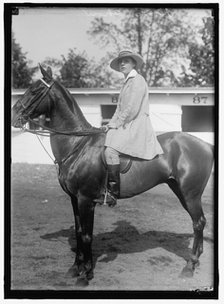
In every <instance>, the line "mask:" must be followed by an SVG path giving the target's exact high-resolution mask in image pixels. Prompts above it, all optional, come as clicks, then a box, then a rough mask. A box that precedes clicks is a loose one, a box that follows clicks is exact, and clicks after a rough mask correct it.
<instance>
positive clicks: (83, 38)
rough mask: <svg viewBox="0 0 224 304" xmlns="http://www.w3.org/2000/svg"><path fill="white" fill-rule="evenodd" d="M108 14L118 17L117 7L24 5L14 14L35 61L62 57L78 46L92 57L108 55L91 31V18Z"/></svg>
mask: <svg viewBox="0 0 224 304" xmlns="http://www.w3.org/2000/svg"><path fill="white" fill-rule="evenodd" d="M97 16H98V17H99V16H100V17H105V19H106V20H114V18H115V16H116V10H114V11H113V12H112V11H111V10H110V9H105V8H104V9H103V8H102V9H100V8H98V9H96V8H90V9H87V8H86V9H84V8H67V9H66V8H64V9H62V8H49V9H48V8H32V9H31V8H27V7H26V8H23V9H21V8H20V10H19V15H14V16H13V18H12V31H13V32H14V34H15V39H16V42H17V43H19V44H20V46H21V47H22V51H23V52H25V53H27V54H26V57H27V59H29V60H32V62H33V65H37V64H38V63H39V62H42V61H43V60H44V59H45V58H46V57H54V58H58V59H61V55H62V54H63V55H65V56H66V55H67V54H68V52H69V49H73V48H77V50H78V51H80V52H82V51H86V52H87V54H88V55H89V54H90V56H89V57H90V58H93V57H94V58H95V59H96V60H97V59H99V58H100V57H102V56H104V55H105V52H106V50H105V49H101V48H100V46H99V45H97V43H96V40H93V39H92V38H91V37H90V36H89V35H87V33H86V32H87V30H89V29H90V27H91V21H92V20H93V19H94V18H95V17H97Z"/></svg>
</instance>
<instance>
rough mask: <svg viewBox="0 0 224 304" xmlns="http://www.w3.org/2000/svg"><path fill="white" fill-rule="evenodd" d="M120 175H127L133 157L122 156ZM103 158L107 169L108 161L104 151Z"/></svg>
mask: <svg viewBox="0 0 224 304" xmlns="http://www.w3.org/2000/svg"><path fill="white" fill-rule="evenodd" d="M119 157H120V173H121V174H125V173H127V172H128V171H129V170H130V168H131V165H132V161H133V160H132V157H131V156H128V155H125V154H121V155H120V156H119ZM101 158H102V162H103V165H104V167H105V168H107V163H106V159H105V154H104V151H103V152H102V154H101Z"/></svg>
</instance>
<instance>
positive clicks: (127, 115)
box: [111, 76, 146, 128]
mask: <svg viewBox="0 0 224 304" xmlns="http://www.w3.org/2000/svg"><path fill="white" fill-rule="evenodd" d="M145 87H146V83H145V80H144V78H143V77H142V76H140V77H135V78H134V79H133V81H132V82H131V84H130V86H129V87H128V88H127V90H126V92H125V93H124V96H123V97H122V99H123V100H122V101H121V102H122V105H121V107H120V108H121V109H122V110H121V109H120V110H119V109H118V107H117V110H116V112H115V114H114V116H113V117H112V121H111V123H113V125H115V126H116V128H119V127H120V126H124V125H125V124H126V123H129V122H130V121H132V120H133V119H134V118H135V117H136V116H137V114H138V113H139V110H140V108H141V105H142V100H143V97H144V95H145V94H146V90H145Z"/></svg>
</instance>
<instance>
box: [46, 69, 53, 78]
mask: <svg viewBox="0 0 224 304" xmlns="http://www.w3.org/2000/svg"><path fill="white" fill-rule="evenodd" d="M47 73H48V75H49V76H50V77H51V79H52V69H51V67H47Z"/></svg>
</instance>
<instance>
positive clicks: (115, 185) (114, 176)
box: [106, 164, 120, 207]
mask: <svg viewBox="0 0 224 304" xmlns="http://www.w3.org/2000/svg"><path fill="white" fill-rule="evenodd" d="M107 168H108V185H107V189H108V194H107V200H106V203H107V204H108V206H110V207H114V206H115V205H116V204H117V199H118V198H119V197H120V165H119V164H118V165H107Z"/></svg>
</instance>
